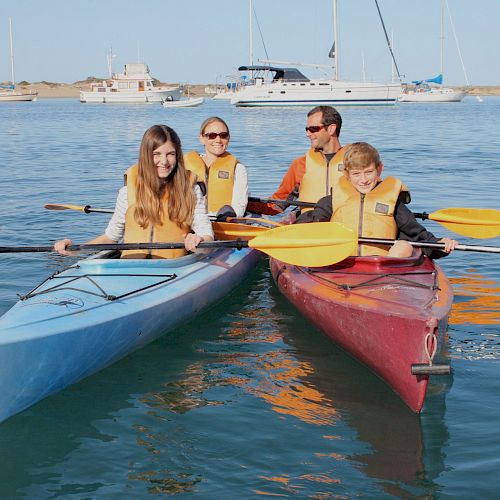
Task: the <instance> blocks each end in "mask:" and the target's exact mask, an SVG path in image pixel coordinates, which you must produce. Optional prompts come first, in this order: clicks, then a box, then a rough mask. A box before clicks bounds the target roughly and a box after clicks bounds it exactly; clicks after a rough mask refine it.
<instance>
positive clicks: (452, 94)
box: [398, 0, 469, 103]
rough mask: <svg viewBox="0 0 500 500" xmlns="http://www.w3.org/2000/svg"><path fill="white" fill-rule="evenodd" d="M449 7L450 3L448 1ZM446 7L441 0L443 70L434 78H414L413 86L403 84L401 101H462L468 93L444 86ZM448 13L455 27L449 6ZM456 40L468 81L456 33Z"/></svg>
mask: <svg viewBox="0 0 500 500" xmlns="http://www.w3.org/2000/svg"><path fill="white" fill-rule="evenodd" d="M446 6H447V7H448V4H447V3H446ZM444 8H445V0H441V50H440V52H441V72H440V74H439V75H438V76H436V77H434V78H429V79H427V80H414V81H412V82H411V83H412V84H413V86H410V85H407V84H403V93H402V94H401V96H400V97H399V99H398V100H399V101H400V102H423V103H430V102H461V101H462V99H463V98H464V97H465V96H466V95H467V92H465V91H463V90H455V89H451V88H446V87H443V73H444V71H443V67H444ZM448 14H449V18H450V22H451V25H452V27H453V21H452V19H451V12H450V10H449V7H448ZM455 40H456V43H457V50H458V54H459V56H460V60H461V61H462V68H463V70H464V75H465V79H466V81H467V84H468V83H469V82H468V78H467V72H466V71H465V66H464V65H463V59H462V54H461V52H460V47H459V46H458V40H457V38H456V35H455Z"/></svg>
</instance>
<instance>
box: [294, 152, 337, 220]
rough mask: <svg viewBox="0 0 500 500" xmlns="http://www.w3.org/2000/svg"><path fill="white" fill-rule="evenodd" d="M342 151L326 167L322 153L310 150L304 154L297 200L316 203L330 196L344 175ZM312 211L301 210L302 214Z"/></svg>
mask: <svg viewBox="0 0 500 500" xmlns="http://www.w3.org/2000/svg"><path fill="white" fill-rule="evenodd" d="M344 150H345V147H343V148H340V149H339V150H338V151H337V152H336V153H335V155H334V156H333V158H332V159H331V160H330V161H329V163H328V165H327V163H326V159H325V157H324V156H323V154H322V153H320V152H319V151H315V150H314V149H312V148H311V149H310V150H309V151H308V152H307V154H306V172H305V174H304V177H302V180H301V181H300V186H299V200H300V201H309V202H312V203H316V202H317V201H319V200H320V199H321V198H323V196H328V195H330V194H332V191H333V190H334V189H335V186H336V185H337V184H338V182H339V179H340V178H341V177H342V176H343V175H344V163H343V161H344ZM308 210H312V209H311V208H303V209H301V211H302V212H306V211H308Z"/></svg>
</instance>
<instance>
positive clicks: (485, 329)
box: [450, 269, 500, 359]
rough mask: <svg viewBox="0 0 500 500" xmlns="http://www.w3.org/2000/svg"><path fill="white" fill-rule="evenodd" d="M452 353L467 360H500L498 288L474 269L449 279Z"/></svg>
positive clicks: (499, 296) (488, 277)
mask: <svg viewBox="0 0 500 500" xmlns="http://www.w3.org/2000/svg"><path fill="white" fill-rule="evenodd" d="M450 281H451V282H452V284H453V289H454V293H455V300H454V303H453V308H452V311H451V316H450V325H451V332H452V334H453V335H452V351H453V355H454V356H456V357H461V358H466V359H500V331H499V330H498V325H499V324H500V286H499V284H498V280H495V279H493V278H492V277H490V276H486V275H484V274H482V273H480V272H478V271H477V270H475V269H467V270H466V271H465V272H462V273H461V274H459V275H458V276H451V277H450Z"/></svg>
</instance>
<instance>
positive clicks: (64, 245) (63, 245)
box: [54, 238, 73, 255]
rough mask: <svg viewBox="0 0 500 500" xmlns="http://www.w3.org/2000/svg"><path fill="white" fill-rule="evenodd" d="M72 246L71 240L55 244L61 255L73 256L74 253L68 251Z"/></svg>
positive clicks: (66, 239) (59, 241)
mask: <svg viewBox="0 0 500 500" xmlns="http://www.w3.org/2000/svg"><path fill="white" fill-rule="evenodd" d="M72 244H73V242H72V241H71V240H70V239H69V238H65V239H64V240H58V241H56V242H55V243H54V250H55V251H56V252H57V253H59V254H61V255H72V252H69V251H68V250H66V248H67V247H69V246H70V245H72Z"/></svg>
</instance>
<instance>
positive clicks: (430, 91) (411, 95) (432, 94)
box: [399, 75, 467, 102]
mask: <svg viewBox="0 0 500 500" xmlns="http://www.w3.org/2000/svg"><path fill="white" fill-rule="evenodd" d="M442 82H443V75H438V76H437V77H436V78H430V79H428V80H415V81H413V82H412V84H413V85H414V87H410V86H408V85H404V86H403V93H402V94H401V96H400V97H399V101H400V102H460V101H462V99H463V98H464V97H465V96H466V95H467V92H465V91H463V90H455V89H451V88H446V87H441V84H442ZM429 83H436V84H437V86H431V85H429Z"/></svg>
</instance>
